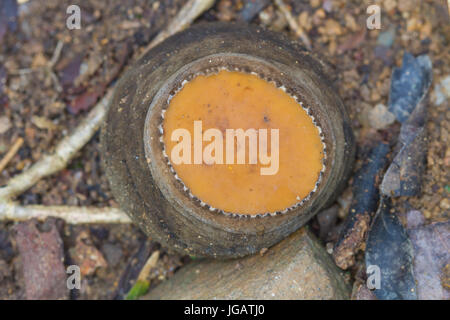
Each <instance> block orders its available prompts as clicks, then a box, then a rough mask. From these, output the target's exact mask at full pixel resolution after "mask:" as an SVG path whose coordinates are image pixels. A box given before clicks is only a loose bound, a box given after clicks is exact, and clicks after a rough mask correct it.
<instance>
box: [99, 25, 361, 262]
mask: <svg viewBox="0 0 450 320" xmlns="http://www.w3.org/2000/svg"><path fill="white" fill-rule="evenodd" d="M223 69H225V70H230V71H235V70H237V71H240V72H246V73H251V74H256V75H258V76H259V77H260V78H263V79H265V80H267V81H270V82H273V83H274V84H275V85H276V86H278V87H280V88H282V89H283V90H284V91H285V92H286V93H288V94H289V95H291V97H293V98H295V99H296V100H297V101H298V102H299V104H300V105H301V106H304V108H307V112H308V114H309V115H310V116H311V118H312V119H313V121H314V123H315V124H317V126H318V127H319V128H320V134H321V138H322V141H323V144H324V150H326V157H324V159H323V170H322V172H321V174H320V183H317V185H316V187H315V188H314V190H313V192H311V193H310V194H309V195H308V196H307V197H306V198H305V199H302V201H300V202H299V203H297V204H296V205H295V206H293V207H290V208H288V209H286V210H283V211H279V212H270V213H262V214H257V215H240V214H233V213H228V212H224V211H221V210H217V209H216V208H213V207H211V206H208V205H205V203H203V202H202V201H201V200H199V199H197V198H196V197H195V196H193V195H192V194H190V193H189V192H187V188H186V187H185V186H183V184H182V183H180V181H179V180H180V179H177V176H176V174H174V173H175V172H174V170H173V168H172V167H171V165H170V161H168V160H167V158H168V157H167V155H166V154H165V150H164V145H163V143H162V142H161V140H160V137H161V132H162V127H161V123H162V120H163V115H164V110H165V109H166V108H167V105H168V103H169V101H170V99H171V97H173V95H175V94H176V93H177V91H178V90H180V88H182V87H183V84H184V83H186V82H187V81H189V80H190V79H192V78H194V77H195V76H196V75H198V74H209V73H214V72H217V71H218V70H223ZM326 70H327V69H326V65H325V64H324V63H323V62H321V60H320V59H319V58H317V57H316V56H315V55H313V54H312V53H310V52H308V51H306V50H305V49H304V48H302V47H301V46H300V45H299V44H297V43H296V42H293V41H290V40H288V39H287V38H285V37H283V36H282V35H280V34H277V33H272V32H269V31H266V30H264V29H261V28H259V27H255V26H248V25H242V24H230V23H211V24H201V25H197V26H194V27H191V28H189V29H187V30H185V31H183V32H181V33H178V34H176V35H174V36H172V37H170V38H169V39H167V40H166V41H164V42H163V43H161V44H160V45H158V46H157V47H155V48H154V49H152V50H151V51H149V52H148V53H147V54H146V55H145V56H144V57H143V58H142V59H140V60H139V61H138V62H137V63H136V64H135V65H134V66H133V67H132V68H131V69H130V70H128V72H127V73H126V74H125V75H124V76H123V77H122V79H121V80H120V81H119V83H118V85H117V89H116V91H115V94H114V97H113V100H112V103H111V106H110V110H109V112H108V115H107V119H106V122H105V124H104V127H103V129H102V135H101V139H102V154H103V160H104V166H105V170H106V174H107V177H108V179H109V182H110V186H111V189H112V192H113V194H114V196H115V198H116V199H117V200H118V202H119V204H120V206H121V207H122V209H123V210H124V211H125V212H127V214H128V215H129V216H130V217H131V218H132V220H133V221H134V222H135V223H136V224H138V225H139V226H140V227H141V228H142V230H144V231H145V232H146V233H147V234H148V235H149V236H151V237H152V238H153V239H154V240H156V241H158V242H160V243H161V244H163V245H165V246H166V247H169V248H171V249H174V250H175V251H178V252H182V253H186V254H190V255H196V256H210V257H218V258H225V257H239V256H244V255H247V254H252V253H255V252H258V251H259V250H261V249H262V248H267V247H270V246H272V245H273V244H275V243H277V242H279V241H280V240H282V239H283V238H285V237H287V236H288V235H289V234H291V233H292V232H293V231H295V230H297V229H298V228H300V227H301V226H302V225H304V224H305V223H306V222H307V221H308V220H309V219H310V218H311V217H312V216H313V215H314V214H316V213H317V212H318V210H320V209H321V208H323V207H324V206H326V205H328V204H329V203H330V202H331V201H332V200H333V198H334V197H335V196H336V194H337V193H338V192H339V190H340V189H341V188H342V186H343V184H345V182H346V179H347V178H348V175H349V173H350V170H351V166H352V163H353V157H354V138H353V133H352V129H351V126H350V121H349V118H348V115H347V112H346V110H345V107H344V105H343V103H342V101H341V99H340V98H339V97H338V95H337V94H336V93H335V92H334V91H333V89H332V87H331V84H330V83H329V81H328V80H327V78H326V75H325V72H326ZM305 106H307V107H305Z"/></svg>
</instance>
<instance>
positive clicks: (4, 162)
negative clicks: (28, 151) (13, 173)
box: [0, 137, 23, 172]
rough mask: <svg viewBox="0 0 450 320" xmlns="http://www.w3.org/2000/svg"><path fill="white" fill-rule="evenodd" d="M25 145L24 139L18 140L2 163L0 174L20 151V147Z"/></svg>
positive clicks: (0, 162) (0, 163)
mask: <svg viewBox="0 0 450 320" xmlns="http://www.w3.org/2000/svg"><path fill="white" fill-rule="evenodd" d="M22 144H23V138H20V137H19V138H17V139H16V141H15V142H14V144H13V145H12V147H11V148H10V149H9V151H8V153H6V154H5V156H4V157H3V159H2V160H1V161H0V172H2V171H3V169H5V168H6V166H7V165H8V163H9V162H10V161H11V159H12V158H13V157H14V156H15V155H16V153H17V151H19V149H20V147H21V146H22Z"/></svg>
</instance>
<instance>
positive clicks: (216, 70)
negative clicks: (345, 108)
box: [158, 67, 327, 219]
mask: <svg viewBox="0 0 450 320" xmlns="http://www.w3.org/2000/svg"><path fill="white" fill-rule="evenodd" d="M220 71H237V72H243V73H249V74H251V75H254V76H257V77H259V78H260V79H263V80H266V81H267V82H269V83H272V84H274V85H275V86H276V87H277V88H278V89H280V90H282V91H284V92H286V93H287V94H288V95H289V96H291V97H292V98H293V99H294V100H295V101H297V102H298V104H299V105H300V107H302V108H303V110H305V112H306V113H307V115H308V116H309V117H310V119H311V121H312V123H313V124H314V126H315V127H316V128H317V130H318V131H319V136H320V139H321V141H322V145H323V158H322V170H321V171H320V173H319V177H318V178H317V181H316V184H315V186H314V188H313V190H311V191H310V192H309V194H308V195H307V196H306V197H304V198H303V199H300V197H299V196H297V200H299V201H298V202H297V203H295V204H294V205H292V206H290V207H288V208H286V209H284V210H281V211H275V212H264V213H258V214H242V213H233V212H227V211H224V210H221V209H218V208H214V207H212V206H211V205H209V204H208V203H206V202H204V201H202V200H201V199H199V198H197V197H196V196H195V195H193V194H192V192H191V190H190V189H189V188H188V187H187V186H186V185H185V184H184V182H183V181H182V180H181V178H180V177H179V176H178V174H177V173H176V170H175V169H174V168H173V166H172V164H171V162H170V158H169V156H168V155H167V152H166V146H165V144H164V139H163V135H164V126H163V122H164V115H165V113H166V111H167V108H168V107H169V105H170V101H171V100H172V99H173V97H174V96H175V95H176V94H177V93H178V92H180V91H181V90H182V89H183V88H184V86H185V85H186V84H187V83H189V82H190V81H191V80H193V79H194V78H196V77H197V76H200V75H203V76H209V75H212V74H217V73H219V72H220ZM158 130H159V133H160V138H159V141H160V143H161V145H162V153H163V156H164V158H165V159H166V161H167V165H168V166H169V168H170V172H172V173H173V176H174V178H175V179H176V180H177V181H178V182H179V183H180V185H181V187H182V189H183V191H184V192H185V193H186V194H187V195H188V196H189V197H190V198H191V199H192V200H194V201H196V202H197V203H198V204H199V205H200V206H201V207H203V208H207V209H208V210H209V211H211V212H217V213H220V214H223V215H225V216H229V217H233V218H249V219H255V218H263V217H268V216H277V215H281V214H285V213H287V212H289V211H292V210H294V209H296V208H298V207H301V206H302V205H303V204H305V203H306V202H307V201H309V200H310V198H311V196H312V195H313V194H314V193H315V192H316V191H317V189H318V187H319V185H320V184H321V182H322V179H323V175H324V172H325V168H326V167H325V160H326V159H327V153H326V144H325V137H324V135H323V130H322V128H321V127H320V126H319V124H318V123H317V122H316V119H315V118H314V116H313V115H312V113H311V111H310V108H309V107H306V106H304V105H303V102H302V101H300V99H299V98H298V97H297V96H295V95H292V90H289V89H288V88H286V87H285V86H284V85H282V84H281V83H277V82H276V81H274V80H272V79H271V78H270V77H266V76H265V75H263V74H258V73H256V72H253V71H250V72H249V71H248V70H245V69H241V68H237V67H235V68H231V69H230V68H226V67H213V68H208V69H205V70H204V71H202V72H197V73H193V74H190V75H189V76H188V77H187V78H186V79H184V80H183V81H182V82H181V85H180V86H179V87H178V88H177V89H176V90H173V91H172V92H171V93H170V94H169V97H168V98H167V103H166V105H165V108H163V109H162V111H161V122H160V123H159V125H158Z"/></svg>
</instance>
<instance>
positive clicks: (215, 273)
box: [145, 228, 350, 299]
mask: <svg viewBox="0 0 450 320" xmlns="http://www.w3.org/2000/svg"><path fill="white" fill-rule="evenodd" d="M349 297H350V289H349V287H348V285H347V284H346V283H345V281H344V278H343V277H342V275H341V272H340V271H339V269H338V268H336V266H335V265H334V264H333V261H332V260H331V258H330V256H329V255H328V254H327V253H326V251H325V249H324V248H323V247H322V246H321V245H320V244H319V242H318V241H317V240H316V239H315V237H314V236H313V235H312V234H311V233H310V232H309V231H308V230H307V229H305V228H301V229H300V230H298V231H297V232H295V233H294V234H292V235H291V236H290V237H288V238H286V239H285V240H283V241H282V242H280V243H279V244H277V245H275V246H274V247H272V248H270V249H269V250H268V251H267V253H266V254H264V255H263V256H261V255H258V254H256V255H252V256H248V257H245V258H242V259H235V260H225V261H220V260H199V261H195V262H193V263H191V264H189V265H187V266H186V267H183V269H181V270H180V271H179V272H178V273H176V274H175V275H174V276H173V278H171V279H170V280H168V281H166V282H163V283H162V284H161V285H160V286H158V287H156V288H155V289H154V290H152V291H151V292H150V293H149V294H148V295H147V296H145V299H348V298H349Z"/></svg>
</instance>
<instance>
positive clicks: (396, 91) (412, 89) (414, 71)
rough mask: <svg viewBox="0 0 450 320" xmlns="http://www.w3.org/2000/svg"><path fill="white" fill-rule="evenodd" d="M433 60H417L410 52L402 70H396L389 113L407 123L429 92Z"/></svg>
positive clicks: (421, 58)
mask: <svg viewBox="0 0 450 320" xmlns="http://www.w3.org/2000/svg"><path fill="white" fill-rule="evenodd" d="M432 77H433V75H432V72H431V60H430V58H429V57H428V56H427V55H422V56H418V57H417V58H415V57H414V56H413V55H411V54H410V53H408V52H405V54H404V56H403V65H402V67H401V68H394V71H393V72H392V78H391V89H390V92H389V111H390V112H392V113H393V114H395V116H396V117H397V120H398V121H400V122H402V123H403V122H405V121H406V120H408V118H409V115H410V114H411V113H412V112H413V111H414V109H415V107H416V106H417V104H418V103H419V101H420V100H422V98H423V97H424V96H425V95H426V93H427V92H428V88H429V87H430V85H431V81H432Z"/></svg>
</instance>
